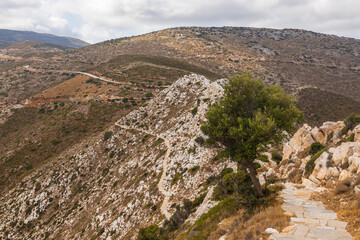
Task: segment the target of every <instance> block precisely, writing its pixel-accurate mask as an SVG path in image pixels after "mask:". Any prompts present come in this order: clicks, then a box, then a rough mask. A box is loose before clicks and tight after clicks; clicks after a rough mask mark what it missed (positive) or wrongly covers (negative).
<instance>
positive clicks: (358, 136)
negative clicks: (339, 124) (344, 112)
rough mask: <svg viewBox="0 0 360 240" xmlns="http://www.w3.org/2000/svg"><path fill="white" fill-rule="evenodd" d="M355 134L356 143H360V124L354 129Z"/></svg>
mask: <svg viewBox="0 0 360 240" xmlns="http://www.w3.org/2000/svg"><path fill="white" fill-rule="evenodd" d="M353 133H354V141H355V142H360V124H359V125H357V126H356V127H355V128H354V130H353Z"/></svg>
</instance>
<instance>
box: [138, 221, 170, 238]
mask: <svg viewBox="0 0 360 240" xmlns="http://www.w3.org/2000/svg"><path fill="white" fill-rule="evenodd" d="M136 239H137V240H165V239H167V238H166V237H165V236H162V235H161V233H160V227H159V226H158V225H156V224H151V225H150V226H148V227H145V228H140V230H139V234H138V236H137V238H136Z"/></svg>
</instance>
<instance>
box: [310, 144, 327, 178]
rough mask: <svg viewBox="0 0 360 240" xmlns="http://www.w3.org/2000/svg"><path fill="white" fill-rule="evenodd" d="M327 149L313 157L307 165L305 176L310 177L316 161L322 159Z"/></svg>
mask: <svg viewBox="0 0 360 240" xmlns="http://www.w3.org/2000/svg"><path fill="white" fill-rule="evenodd" d="M325 150H326V148H323V149H322V150H320V151H318V152H317V153H316V154H314V156H312V157H311V159H310V160H309V161H308V162H307V163H306V165H305V176H310V174H311V173H312V171H313V170H314V167H315V161H316V159H318V158H319V157H320V155H321V154H322V153H323V152H325Z"/></svg>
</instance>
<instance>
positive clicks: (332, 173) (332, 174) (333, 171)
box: [325, 167, 340, 180]
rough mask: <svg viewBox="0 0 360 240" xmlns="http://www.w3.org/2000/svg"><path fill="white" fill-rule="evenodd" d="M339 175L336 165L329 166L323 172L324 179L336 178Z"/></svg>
mask: <svg viewBox="0 0 360 240" xmlns="http://www.w3.org/2000/svg"><path fill="white" fill-rule="evenodd" d="M339 175H340V172H339V170H338V169H337V168H336V167H329V168H328V169H327V171H326V174H325V179H326V180H328V179H331V178H336V179H337V178H338V177H339Z"/></svg>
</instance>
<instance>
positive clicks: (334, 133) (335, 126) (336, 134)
mask: <svg viewBox="0 0 360 240" xmlns="http://www.w3.org/2000/svg"><path fill="white" fill-rule="evenodd" d="M344 127H345V124H344V122H343V121H338V122H324V123H323V125H322V126H321V127H320V131H322V132H323V133H324V134H325V139H326V141H325V143H328V142H329V141H330V140H332V142H334V143H335V142H337V141H338V140H339V138H340V137H341V130H342V129H343V128H344Z"/></svg>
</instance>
